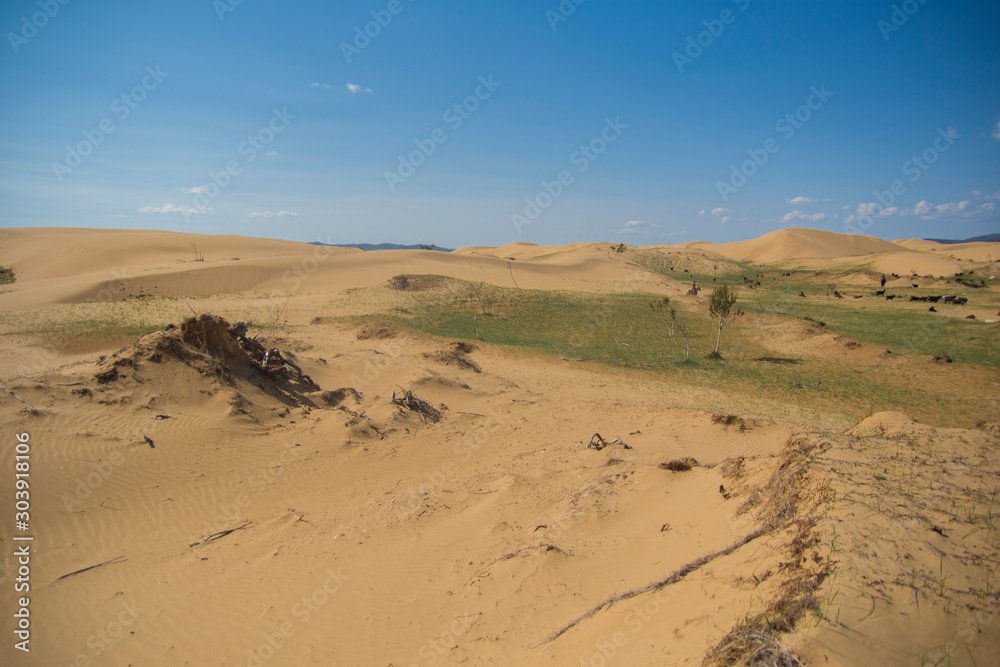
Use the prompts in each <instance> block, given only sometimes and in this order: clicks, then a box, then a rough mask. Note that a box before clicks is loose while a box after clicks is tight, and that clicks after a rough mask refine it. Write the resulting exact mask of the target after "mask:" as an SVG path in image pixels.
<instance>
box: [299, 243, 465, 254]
mask: <svg viewBox="0 0 1000 667" xmlns="http://www.w3.org/2000/svg"><path fill="white" fill-rule="evenodd" d="M311 245H325V246H330V247H333V248H361V249H362V250H364V251H369V250H420V246H419V245H399V244H398V243H321V242H320V241H313V242H312V244H311ZM434 250H440V251H441V252H451V251H452V250H453V248H438V247H437V246H435V247H434Z"/></svg>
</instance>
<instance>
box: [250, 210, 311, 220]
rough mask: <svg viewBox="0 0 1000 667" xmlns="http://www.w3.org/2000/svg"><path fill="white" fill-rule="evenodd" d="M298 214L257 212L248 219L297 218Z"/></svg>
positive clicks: (289, 212)
mask: <svg viewBox="0 0 1000 667" xmlns="http://www.w3.org/2000/svg"><path fill="white" fill-rule="evenodd" d="M298 215H299V214H298V213H292V212H291V211H278V212H277V213H275V212H274V211H256V212H254V213H251V214H250V215H248V216H247V217H248V218H284V217H286V216H292V217H293V218H294V217H297V216H298Z"/></svg>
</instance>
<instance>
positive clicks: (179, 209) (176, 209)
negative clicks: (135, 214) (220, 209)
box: [139, 204, 215, 215]
mask: <svg viewBox="0 0 1000 667" xmlns="http://www.w3.org/2000/svg"><path fill="white" fill-rule="evenodd" d="M139 213H180V214H182V215H199V214H203V213H215V209H214V208H212V207H211V206H210V207H208V208H184V207H183V206H174V205H173V204H164V205H163V206H143V207H142V208H140V209H139Z"/></svg>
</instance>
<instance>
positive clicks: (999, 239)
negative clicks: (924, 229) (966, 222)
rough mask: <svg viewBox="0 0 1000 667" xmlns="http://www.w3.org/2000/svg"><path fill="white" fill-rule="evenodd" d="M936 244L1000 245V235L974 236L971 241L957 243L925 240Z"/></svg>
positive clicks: (951, 240)
mask: <svg viewBox="0 0 1000 667" xmlns="http://www.w3.org/2000/svg"><path fill="white" fill-rule="evenodd" d="M924 240H925V241H934V242H935V243H1000V234H986V235H984V236H973V237H972V238H971V239H965V240H962V241H956V240H955V239H924Z"/></svg>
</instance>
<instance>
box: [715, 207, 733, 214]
mask: <svg viewBox="0 0 1000 667" xmlns="http://www.w3.org/2000/svg"><path fill="white" fill-rule="evenodd" d="M726 213H729V209H728V208H722V207H721V206H720V207H719V208H713V209H712V215H725V214H726Z"/></svg>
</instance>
